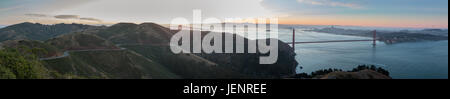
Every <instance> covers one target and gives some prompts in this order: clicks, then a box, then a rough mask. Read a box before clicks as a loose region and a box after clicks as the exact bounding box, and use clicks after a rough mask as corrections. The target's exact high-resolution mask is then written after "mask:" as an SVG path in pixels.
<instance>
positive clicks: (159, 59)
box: [6, 23, 298, 79]
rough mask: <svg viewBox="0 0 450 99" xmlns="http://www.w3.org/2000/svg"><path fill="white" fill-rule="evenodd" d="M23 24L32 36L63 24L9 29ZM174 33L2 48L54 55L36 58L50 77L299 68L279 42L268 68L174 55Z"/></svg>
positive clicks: (213, 74)
mask: <svg viewBox="0 0 450 99" xmlns="http://www.w3.org/2000/svg"><path fill="white" fill-rule="evenodd" d="M24 25H29V26H30V28H32V29H31V30H29V31H31V32H30V33H31V34H39V33H40V32H39V31H38V32H33V31H34V30H45V29H46V28H48V27H52V26H58V25H64V24H58V25H50V26H47V25H42V26H41V25H40V24H32V23H22V24H19V25H13V26H11V27H8V28H14V27H18V26H24ZM71 25H74V26H70V27H77V26H78V25H77V24H71ZM88 27H91V26H88ZM92 27H94V26H92ZM69 30H70V29H69ZM174 33H175V31H172V30H169V29H168V28H166V27H163V26H160V25H158V24H154V23H143V24H132V23H120V24H116V25H113V26H110V27H94V28H90V29H79V30H75V29H73V31H71V32H70V33H69V32H67V33H64V34H58V35H53V36H52V37H50V38H49V39H48V40H46V41H45V42H41V41H35V40H17V41H22V42H19V43H7V42H6V44H8V45H9V46H19V45H24V46H28V47H33V48H42V49H45V50H48V51H49V52H51V53H56V54H49V55H46V57H45V58H41V60H42V62H43V63H44V65H45V67H46V68H48V69H49V70H50V71H54V72H53V73H52V74H53V75H56V76H55V78H71V77H76V78H106V79H109V78H113V79H115V78H119V79H141V78H144V79H149V78H156V79H166V78H168V79H170V78H187V79H218V78H224V79H227V78H279V77H281V76H284V75H292V74H294V73H295V68H296V66H297V64H298V63H297V62H296V61H295V59H294V56H295V53H294V52H293V51H292V49H291V48H290V46H289V45H287V44H285V43H283V42H281V41H279V44H280V45H279V48H280V50H279V53H280V55H279V61H278V62H277V63H276V64H273V65H260V64H259V57H260V56H261V55H263V54H261V53H256V54H249V53H246V54H174V53H172V52H171V51H170V49H169V45H168V44H169V40H170V38H171V36H172V35H173V34H174ZM204 33H207V32H204ZM203 35H205V34H203ZM237 37H240V36H237ZM8 39H17V38H8ZM246 40H247V39H246ZM17 41H16V42H17ZM24 41H27V42H25V43H24ZM9 42H11V41H9ZM47 56H51V57H47ZM58 75H62V76H58Z"/></svg>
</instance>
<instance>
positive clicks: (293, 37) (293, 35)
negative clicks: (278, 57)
mask: <svg viewBox="0 0 450 99" xmlns="http://www.w3.org/2000/svg"><path fill="white" fill-rule="evenodd" d="M292 48H293V49H294V51H295V28H293V29H292Z"/></svg>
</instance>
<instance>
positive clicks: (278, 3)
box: [0, 0, 448, 28]
mask: <svg viewBox="0 0 450 99" xmlns="http://www.w3.org/2000/svg"><path fill="white" fill-rule="evenodd" d="M194 9H198V10H201V11H202V16H203V18H211V17H213V18H219V19H225V18H244V19H245V18H258V17H270V18H279V23H280V24H303V25H351V26H376V27H410V28H448V0H0V25H10V24H17V23H21V22H38V23H43V24H56V23H83V24H114V23H118V22H133V23H143V22H156V23H160V24H168V23H170V21H171V20H172V19H174V18H177V17H184V18H186V19H188V20H192V14H193V13H192V11H193V10H194Z"/></svg>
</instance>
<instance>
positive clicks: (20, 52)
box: [0, 47, 48, 79]
mask: <svg viewBox="0 0 450 99" xmlns="http://www.w3.org/2000/svg"><path fill="white" fill-rule="evenodd" d="M40 51H42V50H41V49H39V50H38V49H34V50H33V49H29V48H27V47H20V48H18V49H3V50H0V79H42V78H46V77H47V74H48V72H47V70H46V69H45V68H44V66H43V65H42V63H41V62H40V61H39V60H38V58H37V57H36V55H35V54H33V52H36V53H41V52H40Z"/></svg>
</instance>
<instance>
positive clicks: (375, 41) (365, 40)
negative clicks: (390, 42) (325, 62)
mask: <svg viewBox="0 0 450 99" xmlns="http://www.w3.org/2000/svg"><path fill="white" fill-rule="evenodd" d="M292 31H293V32H292V42H288V43H287V44H292V48H293V49H294V50H295V44H309V43H336V42H369V41H370V42H372V45H373V46H376V45H377V40H378V39H377V31H376V30H374V31H373V32H372V33H373V37H372V39H361V40H327V41H306V42H296V41H295V29H292Z"/></svg>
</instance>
